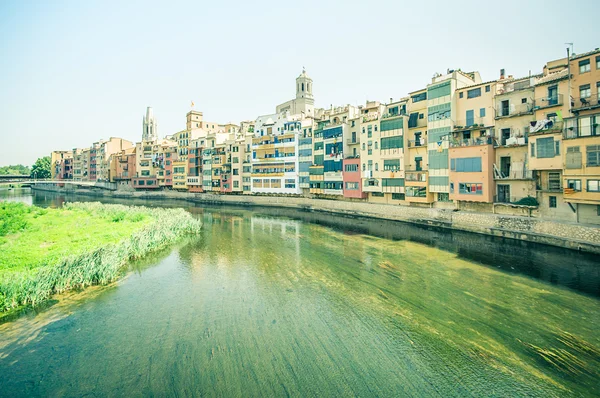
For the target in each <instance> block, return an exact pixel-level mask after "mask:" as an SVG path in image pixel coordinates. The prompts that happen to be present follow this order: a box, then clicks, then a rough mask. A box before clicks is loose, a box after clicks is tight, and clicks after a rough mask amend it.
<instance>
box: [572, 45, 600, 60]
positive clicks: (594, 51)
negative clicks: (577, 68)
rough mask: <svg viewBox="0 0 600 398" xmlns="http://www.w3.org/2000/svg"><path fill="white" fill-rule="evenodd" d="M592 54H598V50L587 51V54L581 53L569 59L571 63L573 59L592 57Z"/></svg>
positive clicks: (599, 51)
mask: <svg viewBox="0 0 600 398" xmlns="http://www.w3.org/2000/svg"><path fill="white" fill-rule="evenodd" d="M594 54H600V48H596V49H595V50H592V51H588V52H587V53H583V54H575V55H573V56H572V57H571V61H573V60H574V59H579V58H584V57H588V56H590V55H594Z"/></svg>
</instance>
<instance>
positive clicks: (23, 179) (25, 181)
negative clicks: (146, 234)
mask: <svg viewBox="0 0 600 398" xmlns="http://www.w3.org/2000/svg"><path fill="white" fill-rule="evenodd" d="M2 177H8V176H0V185H12V184H22V185H27V186H36V185H37V186H44V185H60V186H65V185H71V186H76V187H77V186H79V187H90V188H100V189H106V190H109V191H116V190H117V183H116V182H108V181H73V180H53V179H34V178H30V177H29V176H11V177H18V178H12V179H10V178H2Z"/></svg>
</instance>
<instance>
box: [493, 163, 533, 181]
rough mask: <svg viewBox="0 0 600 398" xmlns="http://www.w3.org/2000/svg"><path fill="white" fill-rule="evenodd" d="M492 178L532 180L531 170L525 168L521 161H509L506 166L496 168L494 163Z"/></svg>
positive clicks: (499, 179) (500, 179)
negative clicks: (508, 164)
mask: <svg viewBox="0 0 600 398" xmlns="http://www.w3.org/2000/svg"><path fill="white" fill-rule="evenodd" d="M494 179H495V180H496V181H502V180H533V171H532V170H527V169H525V165H524V164H523V163H522V162H515V163H511V165H510V167H508V168H498V166H496V165H495V164H494Z"/></svg>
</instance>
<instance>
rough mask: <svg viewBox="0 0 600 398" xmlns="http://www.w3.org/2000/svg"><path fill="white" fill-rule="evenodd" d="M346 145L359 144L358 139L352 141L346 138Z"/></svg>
mask: <svg viewBox="0 0 600 398" xmlns="http://www.w3.org/2000/svg"><path fill="white" fill-rule="evenodd" d="M346 144H348V145H352V144H360V142H358V139H357V138H354V139H352V138H348V139H347V140H346Z"/></svg>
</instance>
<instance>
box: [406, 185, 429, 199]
mask: <svg viewBox="0 0 600 398" xmlns="http://www.w3.org/2000/svg"><path fill="white" fill-rule="evenodd" d="M405 190H406V196H408V197H412V198H424V197H426V196H427V188H426V187H406V188H405Z"/></svg>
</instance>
